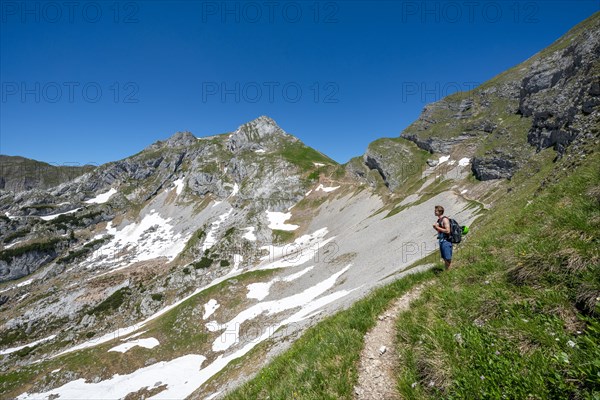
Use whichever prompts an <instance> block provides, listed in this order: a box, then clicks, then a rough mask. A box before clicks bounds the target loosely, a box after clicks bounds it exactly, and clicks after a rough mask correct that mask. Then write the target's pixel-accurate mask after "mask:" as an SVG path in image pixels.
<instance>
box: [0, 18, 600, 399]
mask: <svg viewBox="0 0 600 400" xmlns="http://www.w3.org/2000/svg"><path fill="white" fill-rule="evenodd" d="M599 55H600V15H599V14H596V15H594V16H593V17H591V18H590V19H588V20H586V21H584V22H582V23H581V24H580V25H578V26H576V27H575V28H573V29H572V30H571V31H570V32H568V33H567V34H566V35H565V36H564V37H562V38H561V39H559V40H558V41H557V42H555V43H554V44H552V45H551V46H550V47H549V48H547V49H545V50H543V51H541V52H540V53H538V54H536V55H535V56H533V57H531V58H530V59H528V60H526V61H525V62H523V63H522V64H520V65H517V66H516V67H514V68H512V69H510V70H508V71H506V72H504V73H502V74H500V75H499V76H497V77H495V78H494V79H492V80H490V81H489V82H486V83H484V84H482V85H481V86H479V87H477V88H475V89H474V90H472V91H469V92H459V93H455V94H453V95H451V96H448V97H447V98H444V99H442V100H440V101H438V102H436V103H433V104H430V105H428V106H427V107H425V109H424V110H423V112H422V114H421V116H420V117H419V118H418V119H417V120H416V121H415V122H414V123H413V124H411V125H410V126H409V127H408V128H406V129H405V130H404V131H403V132H401V134H400V135H399V136H398V137H392V138H381V139H378V140H376V141H374V142H372V143H371V144H370V145H369V146H368V148H367V149H366V151H365V153H364V154H363V155H362V156H358V157H355V158H353V159H351V160H350V161H349V162H348V163H346V164H343V165H340V164H338V163H337V162H335V161H334V160H332V159H331V158H329V157H327V156H326V155H324V154H322V153H321V152H319V151H318V150H316V149H313V148H311V147H309V146H307V145H305V144H304V143H303V142H302V141H301V140H300V139H298V138H297V137H295V136H293V135H292V134H290V133H287V132H286V131H285V130H284V129H283V128H282V127H280V126H278V125H277V123H276V122H275V121H274V120H273V119H271V118H269V117H267V116H261V117H259V118H257V119H255V120H253V121H250V122H248V123H246V124H244V125H242V126H239V127H237V128H235V127H231V128H232V129H234V130H233V131H232V132H228V133H222V134H217V135H212V136H198V137H196V136H194V134H192V133H191V132H177V133H175V134H174V135H172V136H171V137H170V138H169V139H167V140H165V141H158V142H156V143H153V144H150V145H149V146H147V147H146V148H145V149H143V150H142V151H140V152H139V153H137V154H135V155H132V156H130V157H127V158H125V159H122V160H118V161H114V162H110V163H107V164H103V165H99V166H92V165H88V166H72V167H54V166H52V165H49V164H44V163H41V162H38V161H34V160H28V159H25V158H22V157H7V156H0V331H1V332H2V333H1V339H0V371H1V372H0V373H1V374H2V376H3V379H0V393H1V394H2V395H1V397H3V398H18V399H34V398H35V399H38V398H61V399H62V398H80V397H81V396H82V393H85V397H87V398H148V397H153V396H154V397H155V398H193V399H196V398H206V397H208V396H212V397H210V398H215V397H218V396H223V395H225V394H226V393H228V392H230V391H232V390H234V389H235V388H237V387H238V386H239V385H241V384H242V383H243V382H246V381H247V380H248V379H250V378H251V377H254V376H255V375H256V374H257V373H258V371H259V370H260V369H261V368H262V367H264V366H266V365H267V363H268V362H269V361H270V360H273V359H274V357H275V356H276V355H279V354H282V353H284V352H285V351H286V350H287V349H288V348H289V347H290V346H291V345H292V343H294V342H295V341H296V339H297V338H298V337H300V336H301V335H302V334H304V333H305V332H306V331H307V329H308V328H310V327H312V326H316V325H317V324H319V323H320V322H321V321H323V320H324V319H325V318H327V317H329V316H331V315H334V314H336V313H337V312H339V311H340V310H344V309H347V308H349V307H351V306H352V305H353V304H355V303H356V302H357V301H359V300H361V299H364V298H365V297H366V296H367V295H369V294H370V293H372V292H373V290H374V289H375V288H378V287H383V286H385V285H387V284H390V283H391V282H396V281H398V280H399V279H404V278H406V277H407V276H408V275H411V274H417V273H420V272H423V271H426V270H429V269H431V268H432V266H434V264H435V262H430V261H427V262H424V261H423V260H431V257H430V256H431V255H432V254H435V253H436V252H437V251H438V250H437V242H436V238H435V235H434V234H433V232H432V228H431V224H430V223H427V222H426V221H430V220H432V219H433V211H432V210H433V208H434V206H435V205H437V204H444V205H445V206H446V214H448V215H451V216H452V217H453V218H455V219H456V220H458V221H460V222H461V224H464V225H471V224H473V223H476V221H477V220H478V219H479V218H480V217H482V216H484V215H486V213H489V212H491V210H494V209H495V207H497V205H498V204H500V202H502V201H504V200H503V199H504V198H505V197H506V195H507V193H515V192H518V190H520V187H521V186H523V185H522V184H520V183H519V182H521V181H520V180H517V183H515V181H514V179H515V177H519V178H518V179H526V177H527V176H533V175H535V174H539V173H543V174H545V175H544V176H543V179H542V184H541V185H540V188H541V187H544V186H545V185H550V184H551V183H552V182H555V181H558V180H560V179H561V176H563V175H561V174H568V173H569V171H573V170H575V169H576V168H578V166H580V165H582V164H585V163H586V162H588V161H587V160H589V159H590V158H594V157H598V152H597V151H598V149H599V147H600V146H599V143H600V109H599V107H598V106H599V105H600V64H599ZM200 133H201V134H212V133H211V132H200ZM558 163H560V164H558ZM558 165H560V168H558V167H557V166H558ZM519 185H521V186H519ZM528 204H529V203H528ZM472 235H473V237H477V236H476V235H477V231H476V230H475V231H474V232H473V233H472ZM590 240H593V239H590ZM427 257H429V258H427ZM590 290H591V289H590ZM461 338H462V336H461ZM461 340H462V339H461ZM388 346H389V345H388ZM381 348H383V350H381V351H380V353H381V354H383V353H385V352H386V347H385V346H384V347H381ZM388 354H389V353H388ZM242 360H243V362H241V361H242ZM436 379H437V378H436V377H432V378H431V381H432V382H434V384H435V382H436ZM440 379H441V378H440ZM361 390H362V389H361ZM154 397H153V398H154ZM317 397H318V396H317Z"/></svg>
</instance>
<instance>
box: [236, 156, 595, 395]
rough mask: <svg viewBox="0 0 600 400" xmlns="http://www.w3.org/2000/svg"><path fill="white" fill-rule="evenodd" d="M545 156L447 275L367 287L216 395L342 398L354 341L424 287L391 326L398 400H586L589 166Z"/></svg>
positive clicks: (349, 380)
mask: <svg viewBox="0 0 600 400" xmlns="http://www.w3.org/2000/svg"><path fill="white" fill-rule="evenodd" d="M595 147H596V148H595V150H594V151H595V154H597V151H598V146H597V144H596V145H595ZM553 156H554V154H553V152H552V151H551V150H546V151H544V152H541V153H540V154H538V155H536V157H535V158H534V159H532V160H531V166H532V171H521V172H519V173H518V174H517V175H515V177H514V178H513V180H512V181H511V191H510V195H508V196H504V198H503V199H502V200H500V201H499V202H498V205H497V206H496V207H495V208H494V209H493V210H491V211H490V212H488V213H486V214H484V215H483V216H482V217H481V218H480V219H478V220H477V221H476V223H475V224H474V226H473V229H472V233H471V234H470V236H469V237H468V239H467V240H466V241H465V243H463V244H461V246H460V248H459V249H457V251H456V256H455V262H454V266H455V269H454V270H451V271H448V272H444V273H442V274H439V275H438V276H436V275H435V274H434V273H433V272H428V273H424V274H419V275H415V276H411V277H409V278H405V279H402V280H400V281H397V282H395V283H393V284H391V285H388V286H386V287H383V288H381V289H378V290H376V291H375V292H374V293H373V294H372V295H370V296H369V297H367V298H366V299H364V300H362V301H360V302H358V303H357V304H355V305H354V306H352V307H351V308H350V309H348V310H345V311H342V312H340V313H338V314H336V315H334V316H332V317H330V318H328V319H326V320H324V321H323V322H321V323H320V324H318V325H316V326H315V327H313V328H311V329H310V330H308V331H307V332H306V333H305V334H304V335H303V336H302V337H301V338H300V339H299V340H298V341H297V342H295V343H294V344H293V345H292V347H291V349H290V350H289V351H287V352H285V353H283V354H282V355H280V356H278V357H277V358H275V359H274V361H273V362H272V363H271V364H269V365H268V366H267V367H266V368H264V369H263V370H262V371H261V372H260V373H259V374H258V375H257V376H256V377H255V378H254V379H252V380H251V381H249V382H248V383H246V384H245V385H243V386H242V387H240V388H239V389H238V390H236V391H235V392H233V393H231V394H230V395H229V396H228V397H227V398H228V399H244V398H271V399H289V398H297V399H328V398H332V399H333V398H352V396H353V387H354V384H355V383H356V379H357V375H356V374H357V372H356V371H357V362H358V357H359V354H360V351H361V347H362V343H363V336H364V334H365V333H366V332H367V331H368V329H369V328H370V327H372V326H373V325H374V324H375V321H376V317H377V315H378V314H380V313H382V312H383V311H384V310H385V309H386V307H387V306H388V305H389V303H390V302H391V301H392V300H393V299H394V298H396V297H397V296H400V295H402V294H403V293H404V292H406V291H407V290H409V289H410V288H411V287H412V286H414V285H415V284H416V283H417V282H422V281H424V280H432V283H433V284H432V285H431V286H430V287H428V288H427V289H426V290H425V291H424V294H423V295H422V296H421V298H420V300H418V301H417V302H415V303H413V305H412V306H411V309H410V311H408V312H406V313H404V314H401V315H400V317H399V321H398V323H397V335H398V352H399V354H400V366H399V369H398V380H397V382H390V385H397V387H398V388H399V390H400V392H401V394H402V396H403V397H404V398H423V399H439V398H449V399H451V398H503V397H502V396H505V398H582V399H583V398H598V396H600V345H599V340H600V321H599V320H598V317H599V315H600V308H599V306H598V297H599V296H600V253H599V249H600V229H599V227H600V160H599V159H598V157H596V158H592V159H588V160H587V161H586V162H585V163H581V165H579V166H577V167H575V169H574V170H571V169H569V168H567V167H568V165H567V161H563V162H559V163H557V164H553V163H551V162H550V161H551V159H552V158H553ZM548 177H553V179H554V181H555V183H549V182H550V180H549V179H548ZM432 258H433V259H435V258H437V255H433V257H432Z"/></svg>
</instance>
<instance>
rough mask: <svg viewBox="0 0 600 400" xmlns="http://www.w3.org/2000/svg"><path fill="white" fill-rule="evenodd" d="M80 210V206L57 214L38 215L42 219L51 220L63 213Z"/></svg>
mask: <svg viewBox="0 0 600 400" xmlns="http://www.w3.org/2000/svg"><path fill="white" fill-rule="evenodd" d="M79 210H81V208H76V209H74V210H70V211H65V212H62V213H58V214H52V215H45V216H43V217H40V218H41V219H43V220H44V221H52V220H53V219H54V218H57V217H58V216H60V215H65V214H73V213H74V212H77V211H79Z"/></svg>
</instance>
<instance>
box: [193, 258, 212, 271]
mask: <svg viewBox="0 0 600 400" xmlns="http://www.w3.org/2000/svg"><path fill="white" fill-rule="evenodd" d="M213 261H214V260H213V259H212V258H209V257H202V258H201V259H200V261H196V262H195V263H193V264H192V266H193V267H194V268H195V269H200V268H208V267H210V266H211V265H212V263H213Z"/></svg>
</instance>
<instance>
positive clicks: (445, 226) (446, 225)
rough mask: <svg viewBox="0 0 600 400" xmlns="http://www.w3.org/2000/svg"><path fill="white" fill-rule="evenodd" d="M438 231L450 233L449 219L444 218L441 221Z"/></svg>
mask: <svg viewBox="0 0 600 400" xmlns="http://www.w3.org/2000/svg"><path fill="white" fill-rule="evenodd" d="M440 232H444V233H450V220H449V219H448V218H444V220H443V221H442V227H441V228H440Z"/></svg>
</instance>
